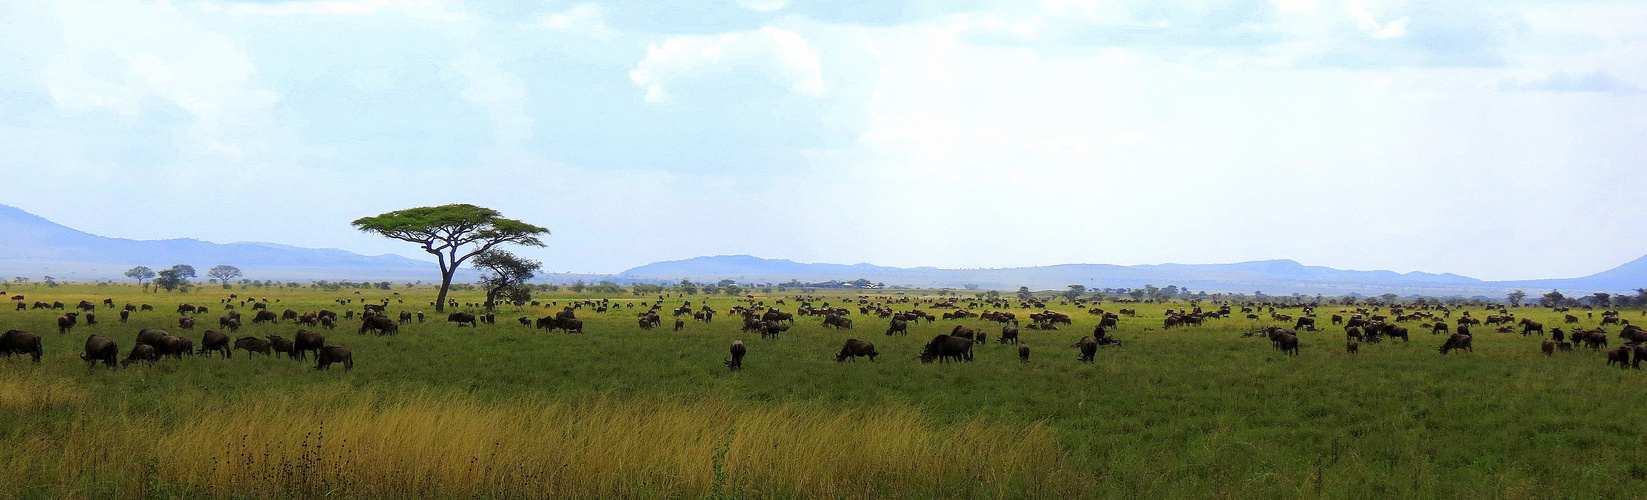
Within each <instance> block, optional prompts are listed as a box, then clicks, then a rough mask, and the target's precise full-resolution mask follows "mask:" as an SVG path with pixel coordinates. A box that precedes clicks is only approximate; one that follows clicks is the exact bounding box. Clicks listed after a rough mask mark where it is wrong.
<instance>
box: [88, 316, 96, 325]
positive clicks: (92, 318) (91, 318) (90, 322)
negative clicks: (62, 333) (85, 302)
mask: <svg viewBox="0 0 1647 500" xmlns="http://www.w3.org/2000/svg"><path fill="white" fill-rule="evenodd" d="M96 325H97V313H86V326H96Z"/></svg>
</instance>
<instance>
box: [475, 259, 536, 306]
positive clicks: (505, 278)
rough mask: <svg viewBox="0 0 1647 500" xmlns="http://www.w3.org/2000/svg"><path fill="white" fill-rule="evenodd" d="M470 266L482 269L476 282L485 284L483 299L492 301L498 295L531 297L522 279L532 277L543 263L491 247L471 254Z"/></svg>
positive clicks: (518, 299) (511, 298)
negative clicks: (472, 257) (473, 257)
mask: <svg viewBox="0 0 1647 500" xmlns="http://www.w3.org/2000/svg"><path fill="white" fill-rule="evenodd" d="M474 266H475V269H476V270H479V271H483V272H485V274H482V275H481V276H480V284H481V286H483V287H485V288H486V303H487V304H493V303H496V302H497V301H498V299H499V298H503V299H508V300H509V301H512V302H522V301H526V300H531V298H532V289H531V288H530V287H527V286H526V280H529V279H532V276H534V275H535V273H537V270H538V268H540V267H543V264H542V263H540V262H538V261H535V260H530V259H524V258H521V257H520V256H517V255H515V254H513V253H510V252H509V251H508V250H500V249H496V248H494V249H491V250H487V251H485V252H481V253H480V254H478V255H475V261H474Z"/></svg>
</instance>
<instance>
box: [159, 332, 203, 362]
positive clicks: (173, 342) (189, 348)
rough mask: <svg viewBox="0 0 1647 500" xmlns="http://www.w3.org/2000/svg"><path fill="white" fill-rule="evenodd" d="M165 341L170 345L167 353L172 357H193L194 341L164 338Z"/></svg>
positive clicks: (181, 338) (180, 338)
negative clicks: (185, 355)
mask: <svg viewBox="0 0 1647 500" xmlns="http://www.w3.org/2000/svg"><path fill="white" fill-rule="evenodd" d="M166 341H167V342H169V343H170V345H169V346H168V352H170V353H171V355H172V357H174V358H177V359H183V355H184V354H187V355H190V356H193V355H194V341H193V340H189V339H186V338H183V337H166ZM156 350H159V349H156Z"/></svg>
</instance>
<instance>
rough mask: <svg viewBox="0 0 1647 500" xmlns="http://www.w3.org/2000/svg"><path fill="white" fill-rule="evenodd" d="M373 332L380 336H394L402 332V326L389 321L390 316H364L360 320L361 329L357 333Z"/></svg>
mask: <svg viewBox="0 0 1647 500" xmlns="http://www.w3.org/2000/svg"><path fill="white" fill-rule="evenodd" d="M367 331H371V332H373V333H376V334H378V335H392V334H395V333H399V332H400V324H399V323H396V322H395V321H394V320H392V319H389V317H388V316H378V315H375V314H374V315H371V316H364V317H361V318H360V329H359V330H357V331H355V333H366V332H367Z"/></svg>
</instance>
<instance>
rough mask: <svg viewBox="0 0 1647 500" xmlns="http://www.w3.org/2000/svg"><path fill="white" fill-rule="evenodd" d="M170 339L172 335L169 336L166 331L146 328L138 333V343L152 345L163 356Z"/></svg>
mask: <svg viewBox="0 0 1647 500" xmlns="http://www.w3.org/2000/svg"><path fill="white" fill-rule="evenodd" d="M168 337H170V335H167V334H166V331H165V330H156V329H153V328H144V329H142V330H138V331H137V343H139V344H148V345H152V346H154V348H155V349H156V350H159V351H162V352H161V354H165V352H164V351H165V349H164V347H165V345H164V344H166V338H168Z"/></svg>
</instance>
